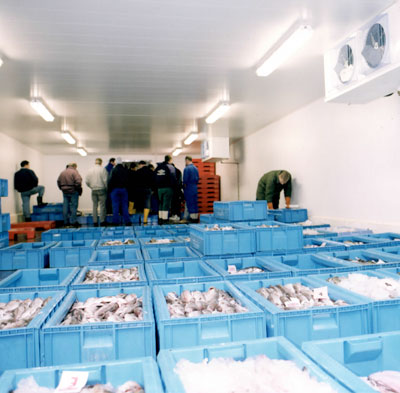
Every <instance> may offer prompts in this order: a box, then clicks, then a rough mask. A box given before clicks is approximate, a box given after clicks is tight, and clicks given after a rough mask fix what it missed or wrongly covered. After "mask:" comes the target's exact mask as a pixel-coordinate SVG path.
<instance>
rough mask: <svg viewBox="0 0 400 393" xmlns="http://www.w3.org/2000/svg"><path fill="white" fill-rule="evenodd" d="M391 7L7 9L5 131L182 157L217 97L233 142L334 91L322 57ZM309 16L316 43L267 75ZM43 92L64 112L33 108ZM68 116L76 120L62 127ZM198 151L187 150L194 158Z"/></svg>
mask: <svg viewBox="0 0 400 393" xmlns="http://www.w3.org/2000/svg"><path fill="white" fill-rule="evenodd" d="M392 3H393V0H281V1H277V0H67V1H66V0H34V1H33V0H1V1H0V52H2V53H3V57H5V63H4V65H3V67H2V68H0V87H1V88H0V99H1V103H2V105H0V132H4V133H6V134H9V135H11V136H13V137H14V138H16V139H18V140H20V141H22V142H23V143H26V144H29V145H31V146H32V147H34V148H36V149H38V150H40V151H41V152H43V153H45V154H68V153H69V152H72V151H74V149H73V147H71V146H69V145H67V144H66V143H65V142H64V141H63V140H62V139H61V137H60V134H59V130H60V129H61V126H62V123H63V122H64V121H66V123H67V125H68V128H69V129H71V130H72V132H73V133H74V134H75V135H76V136H77V137H78V138H79V140H80V142H81V143H82V144H83V145H84V146H85V147H86V148H87V150H88V151H89V153H99V154H100V153H101V154H104V153H111V152H126V153H127V152H132V153H152V154H163V153H167V152H170V151H172V149H173V148H174V147H175V146H176V145H177V143H178V142H180V141H181V140H182V139H183V138H184V137H185V135H187V134H188V133H189V131H190V130H191V128H192V127H193V124H195V121H196V119H199V118H202V117H204V116H205V115H206V114H207V113H208V112H209V111H210V109H211V108H212V107H213V106H214V105H215V104H216V103H217V101H218V100H220V99H221V98H223V97H224V96H226V95H228V96H229V97H230V101H231V103H232V107H231V110H230V111H229V112H228V114H227V115H226V116H225V118H224V119H222V120H220V121H219V122H220V124H221V123H225V125H226V126H227V127H228V128H229V134H230V137H231V138H232V139H236V138H240V137H243V136H245V135H248V134H250V133H252V132H255V131H256V130H257V129H259V128H261V127H263V126H265V125H266V124H268V123H271V122H273V121H274V120H276V119H279V118H280V117H282V116H284V115H285V114H287V113H289V112H292V111H293V110H295V109H297V108H299V107H301V106H304V105H306V104H307V103H309V102H311V101H313V100H315V99H317V98H319V97H321V96H322V95H323V94H324V82H323V57H322V54H323V53H324V51H325V50H326V49H328V48H330V47H331V46H332V45H334V44H335V43H336V42H337V41H340V40H341V39H343V38H344V37H346V35H347V34H348V33H350V32H351V31H353V30H354V29H356V28H358V27H359V26H360V25H362V24H363V22H365V21H366V20H368V19H369V18H371V17H373V16H374V15H376V14H378V13H379V12H380V11H381V10H383V9H384V8H386V7H387V6H388V5H390V4H392ZM301 16H307V18H309V20H310V22H311V24H312V26H313V27H314V29H315V34H314V36H313V38H312V40H311V41H310V42H309V43H308V44H307V46H306V47H305V48H304V49H303V50H302V51H301V53H299V54H298V55H296V56H295V57H294V58H292V59H291V60H290V61H289V62H287V63H286V64H285V65H284V66H282V68H281V69H279V70H277V71H276V72H275V73H273V74H272V75H271V76H269V77H267V78H259V77H257V76H256V75H255V72H254V70H255V65H256V64H257V62H258V61H259V59H260V58H262V56H263V55H264V54H265V52H266V51H267V50H268V49H269V47H270V46H272V45H273V43H274V42H275V41H276V40H277V39H278V38H279V37H280V36H281V35H282V34H283V33H284V32H285V31H286V30H287V29H288V27H289V26H290V25H291V24H292V23H293V22H294V21H295V20H297V19H298V18H300V17H301ZM33 92H35V93H36V92H37V93H39V95H40V96H42V97H43V98H44V99H45V100H46V101H47V103H48V105H49V107H50V108H51V109H52V110H53V112H54V113H55V114H56V115H57V118H56V121H55V122H53V123H46V122H45V121H44V120H42V119H41V118H40V117H39V116H38V115H36V113H35V112H33V110H32V108H31V107H30V105H29V97H30V95H31V94H32V93H33ZM64 119H66V120H64ZM198 147H199V144H198V143H197V144H193V146H192V147H191V148H190V149H186V150H185V151H184V152H189V151H190V152H192V153H195V152H196V151H197V150H198Z"/></svg>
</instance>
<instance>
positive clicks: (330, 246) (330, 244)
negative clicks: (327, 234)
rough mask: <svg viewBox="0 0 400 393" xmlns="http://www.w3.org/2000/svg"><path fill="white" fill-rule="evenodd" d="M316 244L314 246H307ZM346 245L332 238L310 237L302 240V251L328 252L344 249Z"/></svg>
mask: <svg viewBox="0 0 400 393" xmlns="http://www.w3.org/2000/svg"><path fill="white" fill-rule="evenodd" d="M309 246H316V247H309ZM345 249H346V246H345V245H344V244H343V243H338V242H336V241H333V239H325V238H317V237H315V238H311V239H304V240H303V249H302V252H304V253H305V254H309V253H318V252H330V251H340V250H345Z"/></svg>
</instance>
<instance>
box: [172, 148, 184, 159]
mask: <svg viewBox="0 0 400 393" xmlns="http://www.w3.org/2000/svg"><path fill="white" fill-rule="evenodd" d="M181 153H182V148H181V147H177V148H176V149H175V150H174V151H173V152H172V155H173V156H174V157H176V156H179V154H181Z"/></svg>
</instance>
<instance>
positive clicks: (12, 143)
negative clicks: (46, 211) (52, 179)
mask: <svg viewBox="0 0 400 393" xmlns="http://www.w3.org/2000/svg"><path fill="white" fill-rule="evenodd" d="M42 157H43V155H42V154H41V153H40V152H38V151H37V150H34V149H31V148H30V147H28V146H26V145H23V144H22V143H20V142H18V141H17V140H15V139H13V138H10V137H9V136H7V135H5V134H2V133H0V178H1V179H8V197H7V198H1V211H2V213H10V214H11V221H17V219H18V214H21V213H22V201H21V197H20V194H19V192H17V191H15V190H14V173H15V172H16V171H17V170H18V169H19V168H20V162H21V161H23V160H28V161H29V162H30V167H31V169H32V170H33V171H34V172H35V173H36V175H37V176H38V178H39V184H42V180H43V176H42V175H43V171H42ZM32 204H36V196H33V197H32V198H31V205H32Z"/></svg>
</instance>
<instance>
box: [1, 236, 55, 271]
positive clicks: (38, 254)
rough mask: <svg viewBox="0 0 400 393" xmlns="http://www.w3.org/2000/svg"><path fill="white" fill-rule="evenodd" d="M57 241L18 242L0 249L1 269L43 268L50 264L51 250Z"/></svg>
mask: <svg viewBox="0 0 400 393" xmlns="http://www.w3.org/2000/svg"><path fill="white" fill-rule="evenodd" d="M55 245H56V242H35V243H18V244H15V245H13V246H10V247H6V248H2V249H0V270H17V269H41V268H45V267H48V266H49V250H50V248H51V247H53V246H55Z"/></svg>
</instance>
